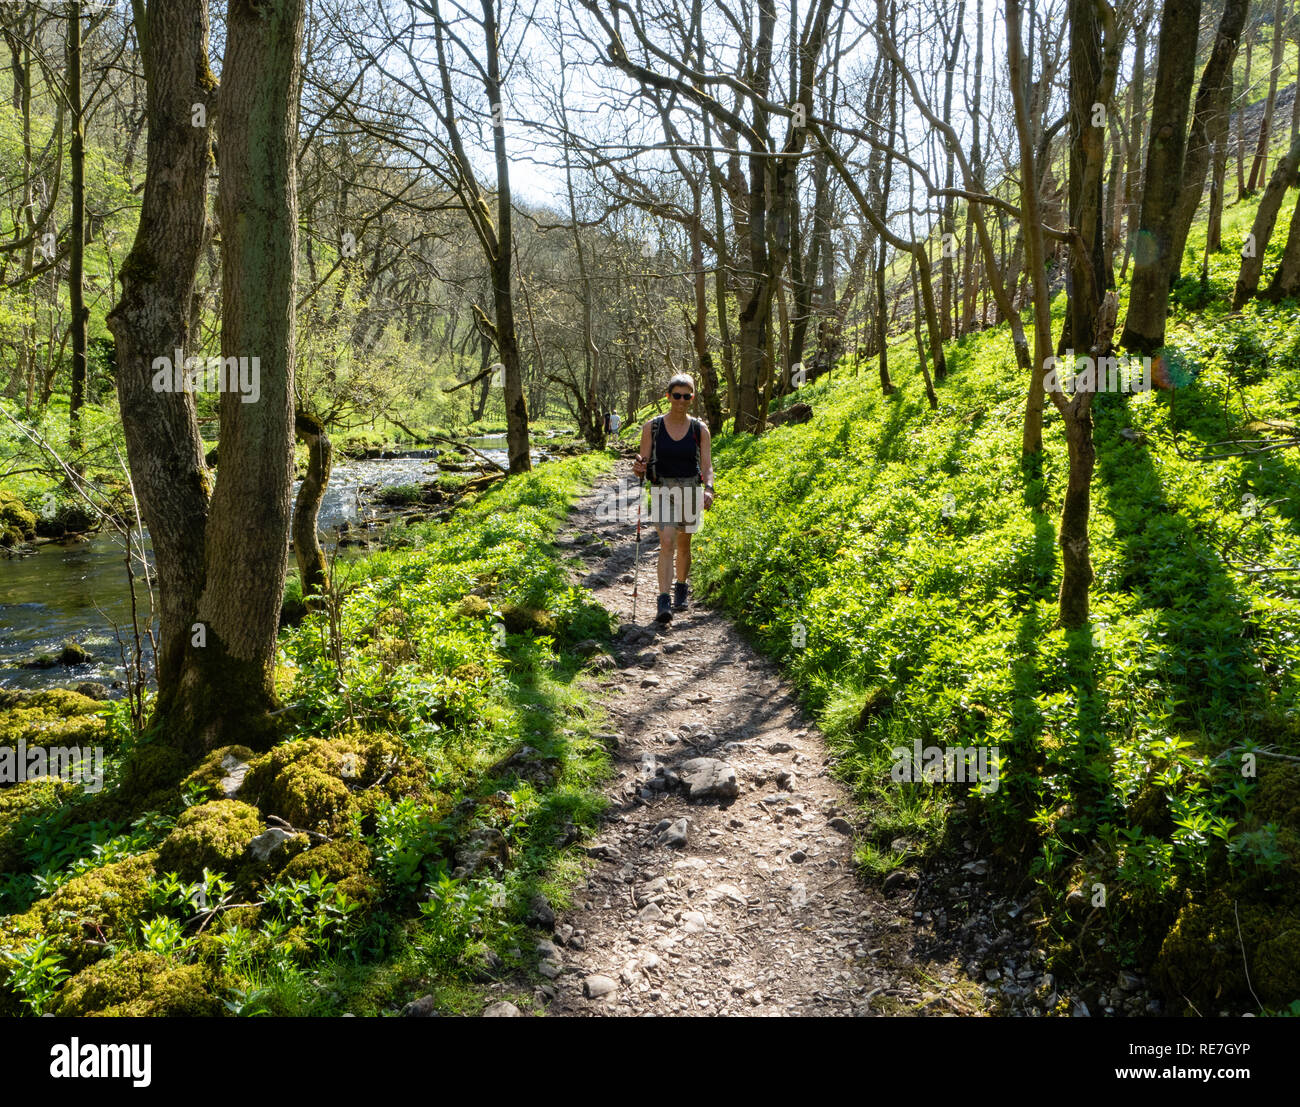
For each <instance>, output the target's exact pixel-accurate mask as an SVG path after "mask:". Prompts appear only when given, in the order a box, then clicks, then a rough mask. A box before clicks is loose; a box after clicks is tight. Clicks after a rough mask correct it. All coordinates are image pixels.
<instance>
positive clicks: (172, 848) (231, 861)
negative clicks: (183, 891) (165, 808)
mask: <svg viewBox="0 0 1300 1107" xmlns="http://www.w3.org/2000/svg"><path fill="white" fill-rule="evenodd" d="M261 830H262V817H261V815H259V814H258V811H257V808H256V807H252V806H250V805H249V804H247V803H241V802H240V801H239V800H225V799H223V800H213V801H212V802H211V803H203V804H199V805H198V806H197V807H191V808H190V809H189V810H188V811H186V812H185V813H184V814H183V815H182V816H181V817H180V818H179V819H177V820H176V827H175V829H174V830H173V831H172V832H171V833H170V834H168V835H167V837H166V838H165V839H164V840H163V843H162V845H161V846H159V847H158V871H159V872H174V873H177V874H178V875H179V876H180V877H181V879H182V880H198V879H200V878H201V877H202V876H203V870H204V869H210V870H212V872H214V873H216V872H219V873H233V872H234V871H235V869H236V868H237V867H238V864H239V861H240V858H242V857H243V855H244V851H245V850H247V849H248V843H249V842H251V841H252V840H253V839H254V838H256V837H257V835H258V834H259V833H261Z"/></svg>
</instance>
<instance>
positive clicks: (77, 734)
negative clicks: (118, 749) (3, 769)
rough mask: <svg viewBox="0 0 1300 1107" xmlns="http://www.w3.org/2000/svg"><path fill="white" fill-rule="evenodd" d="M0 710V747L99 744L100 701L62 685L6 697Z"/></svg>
mask: <svg viewBox="0 0 1300 1107" xmlns="http://www.w3.org/2000/svg"><path fill="white" fill-rule="evenodd" d="M9 704H10V705H9V706H7V707H4V708H3V709H0V746H17V744H18V742H19V741H20V740H21V741H26V742H27V743H28V745H32V744H37V743H39V744H40V745H46V746H100V745H103V744H104V741H105V734H106V730H105V722H104V720H103V718H101V717H100V716H99V715H98V714H96V713H97V712H99V711H102V710H103V704H100V703H96V702H95V701H94V700H92V699H90V698H89V697H87V696H82V695H78V694H77V693H76V692H69V691H67V690H66V689H63V688H56V689H51V690H50V691H48V692H38V693H36V694H35V695H27V696H22V697H16V698H10V700H9Z"/></svg>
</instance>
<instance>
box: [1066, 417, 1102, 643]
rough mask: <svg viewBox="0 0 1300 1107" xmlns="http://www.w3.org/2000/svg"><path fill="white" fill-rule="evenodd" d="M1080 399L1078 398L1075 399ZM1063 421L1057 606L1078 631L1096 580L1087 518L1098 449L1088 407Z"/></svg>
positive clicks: (1083, 623)
mask: <svg viewBox="0 0 1300 1107" xmlns="http://www.w3.org/2000/svg"><path fill="white" fill-rule="evenodd" d="M1081 398H1082V397H1076V400H1077V399H1081ZM1071 406H1073V405H1071ZM1063 422H1064V424H1065V442H1066V450H1067V453H1068V456H1069V466H1070V467H1069V476H1068V477H1067V478H1066V486H1065V499H1064V502H1063V503H1062V506H1061V534H1060V538H1059V543H1060V546H1061V591H1060V593H1059V596H1058V600H1057V606H1058V610H1059V618H1060V622H1061V626H1063V627H1065V628H1066V629H1067V630H1077V629H1079V628H1080V627H1083V626H1087V624H1088V615H1089V604H1088V592H1089V589H1090V588H1091V587H1092V578H1093V573H1092V559H1091V557H1090V556H1089V547H1090V545H1091V541H1090V539H1089V537H1088V516H1089V513H1090V511H1091V500H1092V492H1091V489H1092V471H1093V468H1094V465H1095V463H1096V449H1095V447H1094V445H1093V440H1092V412H1091V410H1090V409H1089V408H1087V407H1081V408H1080V409H1079V410H1078V411H1077V412H1075V413H1072V415H1071V416H1070V417H1067V418H1065V419H1064V420H1063Z"/></svg>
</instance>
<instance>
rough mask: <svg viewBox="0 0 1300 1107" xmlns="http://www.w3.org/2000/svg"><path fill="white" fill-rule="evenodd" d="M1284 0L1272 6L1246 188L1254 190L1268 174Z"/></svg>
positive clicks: (1280, 64)
mask: <svg viewBox="0 0 1300 1107" xmlns="http://www.w3.org/2000/svg"><path fill="white" fill-rule="evenodd" d="M1286 22H1287V17H1286V0H1277V3H1276V4H1275V5H1274V6H1273V49H1272V51H1271V53H1270V55H1269V67H1268V96H1267V97H1266V98H1265V99H1264V119H1263V122H1261V123H1260V125H1259V139H1258V141H1257V142H1256V143H1255V160H1254V161H1253V162H1251V165H1250V182H1249V184H1248V185H1247V186H1246V187H1247V190H1248V191H1250V192H1254V191H1255V189H1257V188H1259V187H1260V186H1261V185H1262V184H1263V183H1264V178H1265V176H1267V174H1268V144H1269V140H1270V139H1271V138H1272V136H1273V111H1274V108H1275V107H1276V105H1277V79H1278V76H1279V74H1280V73H1281V72H1282V47H1283V45H1284V44H1285V42H1286V37H1285V35H1284V34H1283V31H1284V30H1285V29H1286Z"/></svg>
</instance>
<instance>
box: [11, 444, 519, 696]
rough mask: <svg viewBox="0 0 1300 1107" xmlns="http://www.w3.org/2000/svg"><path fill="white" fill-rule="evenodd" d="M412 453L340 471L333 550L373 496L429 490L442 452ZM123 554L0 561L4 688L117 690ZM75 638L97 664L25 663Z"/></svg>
mask: <svg viewBox="0 0 1300 1107" xmlns="http://www.w3.org/2000/svg"><path fill="white" fill-rule="evenodd" d="M470 444H471V445H473V446H474V448H475V449H476V450H478V451H479V452H481V453H483V454H484V455H486V456H487V457H488V458H490V459H491V460H493V461H495V462H496V463H497V464H498V465H500V466H502V467H504V466H505V464H506V451H505V448H504V447H505V438H504V436H501V437H491V438H474V439H470ZM415 453H416V455H417V456H408V457H395V458H376V459H373V460H365V461H344V462H340V463H339V464H337V465H335V466H334V469H333V472H332V473H331V475H330V483H329V487H328V488H327V489H326V492H325V497H324V500H323V501H322V503H321V511H320V529H321V532H322V536H323V537H324V538H325V540H326V541H327V543H331V544H332V540H333V538H334V536H335V534H336V532H337V530H338V528H339V526H340V525H342V524H344V523H346V524H347V525H348V527H349V529H350V530H352V531H353V532H355V530H356V529H357V527H358V526H361V527H365V526H366V525H367V523H369V522H370V521H372V520H373V519H374V517H375V516H376V515H377V514H378V510H377V508H376V506H375V497H376V495H377V493H378V492H380V491H381V490H383V489H384V488H391V487H394V486H397V485H406V484H423V483H425V482H427V481H431V480H433V479H434V478H436V477H437V475H438V471H439V470H438V463H437V460H436V456H433V455H436V453H437V451H429V450H425V451H415ZM533 457H534V460H541V459H542V458H543V457H544V455H543V454H541V453H540V452H539V451H534V453H533ZM294 493H295V495H296V494H297V485H296V484H295V485H294ZM124 551H125V545H124V542H123V540H122V539H121V538H119V537H118V536H116V535H112V534H99V535H96V536H95V537H93V538H91V539H90V540H89V541H85V542H76V543H71V544H67V545H63V544H53V543H51V544H47V545H41V546H39V547H37V549H36V552H35V553H33V554H30V555H28V556H26V557H13V558H4V557H0V687H11V688H42V687H49V686H52V685H60V686H62V685H69V684H75V683H77V682H78V681H83V680H93V681H97V682H99V683H102V684H107V685H109V686H110V687H112V686H114V683H115V682H117V681H120V680H121V679H122V658H121V649H122V646H121V645H119V636H120V638H121V640H122V642H123V643H125V645H126V648H127V649H128V650H133V649H134V645H133V635H132V631H131V621H132V620H131V595H130V590H129V589H128V587H127V574H126V564H125V552H124ZM362 552H364V551H359V550H358V551H354V552H353V553H354V556H355V555H359V554H360V553H362ZM137 578H138V574H137ZM137 595H138V597H139V602H140V604H141V605H142V607H141V610H140V611H139V621H140V627H141V630H142V631H143V629H144V628H145V626H146V625H147V621H148V610H147V607H148V593H147V591H146V590H145V589H144V588H143V586H142V584H141V582H140V581H139V580H138V579H137ZM68 639H73V640H75V641H76V642H77V643H78V644H79V645H81V646H82V647H83V648H84V649H85V650H87V651H88V652H89V653H90V654H91V657H92V660H90V661H89V662H87V663H85V664H82V665H75V666H64V665H55V666H53V667H52V668H48V669H25V668H22V667H21V663H22V662H24V661H30V660H32V659H33V658H35V657H37V656H39V655H41V654H58V653H59V651H60V649H61V648H62V644H63V642H64V641H66V640H68Z"/></svg>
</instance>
